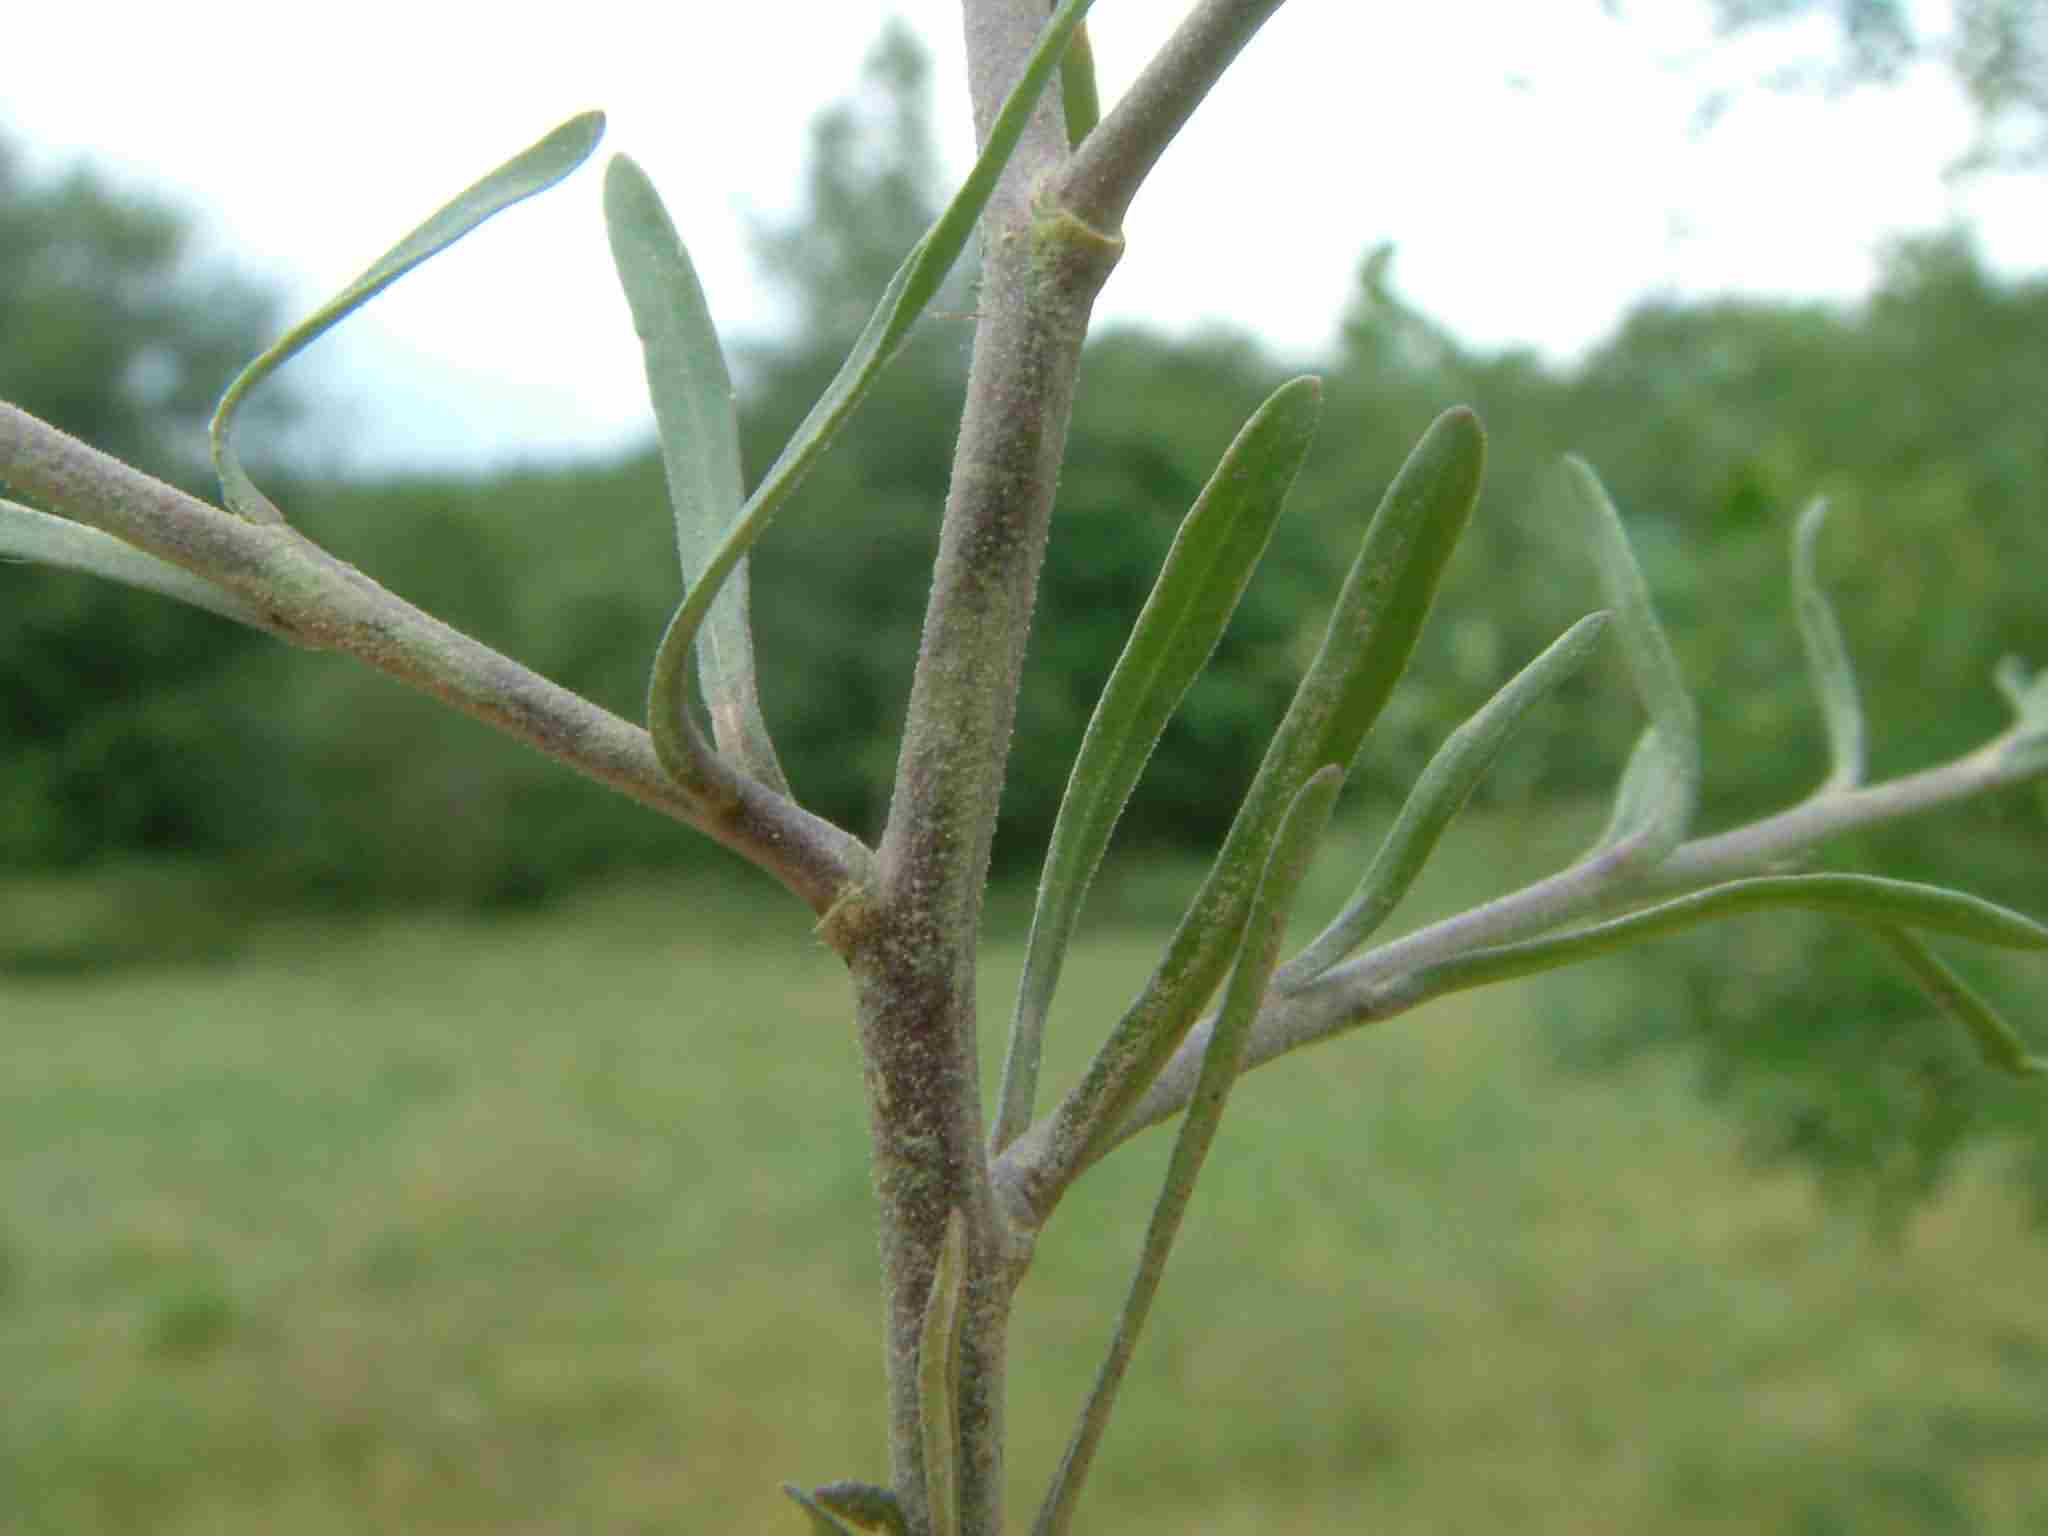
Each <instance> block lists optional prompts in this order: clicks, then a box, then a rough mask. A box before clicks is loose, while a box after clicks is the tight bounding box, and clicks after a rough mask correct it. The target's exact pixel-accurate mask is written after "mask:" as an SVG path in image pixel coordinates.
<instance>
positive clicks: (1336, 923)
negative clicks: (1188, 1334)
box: [1274, 612, 1608, 992]
mask: <svg viewBox="0 0 2048 1536" xmlns="http://www.w3.org/2000/svg"><path fill="white" fill-rule="evenodd" d="M1607 620H1608V615H1607V614H1606V613H1604V612H1603V613H1594V614H1588V615H1587V616H1586V617H1585V618H1583V619H1581V620H1579V622H1578V623H1576V624H1574V625H1573V626H1572V627H1571V628H1570V629H1568V630H1566V631H1565V632H1564V634H1562V635H1560V636H1559V637H1558V638H1557V639H1556V640H1554V641H1552V642H1551V644H1550V647H1549V648H1548V649H1547V650H1545V651H1544V652H1543V654H1542V655H1540V656H1538V657H1537V658H1536V659H1535V660H1534V661H1532V662H1530V663H1529V665H1528V666H1526V667H1524V668H1523V669H1522V670H1521V671H1520V672H1518V673H1516V674H1515V676H1514V677H1512V678H1510V679H1509V680H1508V682H1507V684H1506V685H1505V686H1504V687H1503V688H1502V689H1501V690H1500V691H1499V692H1498V693H1496V694H1495V695H1494V696H1493V697H1492V698H1491V699H1489V700H1488V701H1487V702H1486V705H1485V706H1484V707H1483V708H1482V709H1481V710H1480V711H1479V712H1478V713H1477V714H1475V715H1474V716H1473V717H1472V718H1471V719H1469V720H1467V721H1466V722H1465V723H1464V724H1463V725H1461V726H1459V727H1458V728H1457V729H1456V730H1455V731H1453V732H1451V734H1450V737H1449V739H1448V740H1446V741H1445V742H1444V744H1443V746H1442V747H1440V748H1438V749H1437V753H1436V755H1435V756H1434V757H1432V758H1431V759H1430V760H1429V766H1428V767H1427V768H1425V769H1423V771H1422V777H1421V778H1419V779H1417V780H1416V781H1415V788H1414V789H1413V790H1411V791H1410V792H1409V795H1408V798H1407V800H1406V802H1404V803H1403V805H1402V806H1401V813H1400V815H1399V816H1397V817H1396V818H1395V820H1394V825H1393V827H1392V829H1391V830H1390V831H1389V832H1388V833H1387V836H1386V840H1385V841H1384V842H1382V843H1381V844H1380V848H1379V852H1378V853H1377V854H1375V855H1374V857H1373V861H1372V864H1371V866H1370V867H1369V868H1368V869H1367V870H1366V872H1365V876H1364V878H1363V879H1362V880H1360V881H1359V884H1358V889H1357V890H1356V891H1354V892H1353V893H1352V896H1351V899H1350V901H1348V902H1346V903H1345V905H1344V910H1343V911H1342V912H1340V913H1339V914H1338V915H1337V917H1336V918H1335V919H1334V920H1333V921H1332V922H1331V923H1330V925H1329V926H1328V927H1327V928H1325V929H1324V930H1323V931H1322V932H1321V933H1320V934H1319V935H1317V936H1316V938H1315V940H1314V942H1312V943H1311V944H1309V945H1308V947H1307V948H1305V949H1303V950H1302V952H1301V953H1300V954H1298V955H1296V956H1295V957H1294V958H1293V959H1292V960H1290V961H1288V962H1287V964H1285V965H1283V966H1281V967H1280V969H1279V971H1278V972H1277V973H1276V974H1275V976H1274V985H1275V986H1276V987H1278V988H1279V989H1280V990H1281V991H1283V992H1285V991H1290V990H1293V989H1296V988H1299V987H1303V986H1306V985H1308V983H1309V982H1311V981H1313V980H1315V978H1316V977H1318V976H1320V975H1321V974H1322V973H1323V972H1325V971H1327V970H1328V969H1329V968H1330V967H1331V966H1333V965H1335V964H1337V963H1338V962H1339V961H1340V960H1342V959H1343V958H1344V957H1345V956H1346V955H1348V954H1350V953H1351V952H1352V951H1353V950H1355V949H1356V948H1358V946H1359V945H1361V944H1363V943H1364V942H1365V941H1366V940H1367V939H1368V938H1370V937H1371V936H1372V935H1373V933H1374V932H1375V931H1376V930H1377V929H1378V928H1379V925H1380V924H1381V923H1383V922H1384V921H1386V919H1387V916H1388V915H1389V914H1390V913H1391V912H1392V911H1393V910H1394V908H1395V907H1396V906H1397V905H1398V904H1399V903H1400V900H1401V898H1402V897H1403V896H1405V895H1406V894H1407V893H1408V888H1409V887H1410V886H1411V885H1413V884H1414V882H1415V877H1416V876H1417V875H1418V874H1420V873H1421V872H1422V867H1423V865H1424V864H1425V863H1427V862H1428V860H1429V856H1430V853H1431V852H1432V851H1433V850H1434V849H1435V847H1436V844H1437V839H1438V838H1440V837H1442V836H1443V833H1444V829H1445V828H1447V827H1448V826H1449V825H1450V824H1451V821H1452V819H1453V818H1454V817H1455V816H1456V815H1457V814H1458V811H1459V810H1460V808H1462V807H1463V806H1464V804H1465V801H1466V799H1467V798H1468V797H1470V795H1471V793H1472V791H1473V789H1474V788H1475V787H1476V786H1477V785H1478V783H1479V781H1480V779H1481V778H1482V777H1484V776H1485V774H1486V771H1487V770H1488V769H1489V768H1491V767H1492V766H1493V761H1494V759H1495V758H1496V757H1498V756H1499V755H1500V750H1501V748H1502V747H1504V746H1505V745H1506V744H1507V742H1508V738H1509V737H1510V736H1512V735H1513V734H1514V731H1515V727H1516V726H1518V725H1520V724H1521V722H1522V719H1523V717H1524V716H1525V715H1527V714H1528V712H1529V711H1530V709H1532V708H1533V707H1534V706H1535V705H1536V704H1537V703H1538V701H1540V700H1542V699H1545V698H1548V697H1549V696H1550V695H1551V694H1552V693H1553V692H1555V691H1556V690H1557V689H1558V688H1559V687H1561V686H1562V685H1563V684H1564V682H1565V681H1566V680H1567V679H1568V678H1571V677H1573V676H1575V675H1576V674H1577V673H1578V672H1579V670H1580V669H1581V668H1582V667H1584V666H1585V664H1586V659H1587V658H1588V657H1589V656H1591V655H1592V654H1593V647H1594V646H1595V645H1596V644H1597V643H1598V642H1599V639H1600V636H1601V634H1602V633H1603V632H1604V631H1605V630H1606V628H1607Z"/></svg>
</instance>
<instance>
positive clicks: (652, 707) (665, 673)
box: [648, 0, 1093, 772]
mask: <svg viewBox="0 0 2048 1536" xmlns="http://www.w3.org/2000/svg"><path fill="white" fill-rule="evenodd" d="M1091 4H1093V0H1062V3H1061V5H1060V7H1059V9H1058V10H1056V11H1054V12H1053V15H1052V20H1051V21H1050V22H1048V23H1047V24H1046V28H1045V30H1044V31H1043V32H1042V33H1040V34H1039V38H1038V42H1037V43H1036V44H1035V45H1034V46H1033V48H1032V50H1031V54H1030V56H1029V57H1028V58H1027V59H1026V60H1025V64H1024V70H1023V73H1022V74H1021V75H1020V76H1019V78H1018V81H1017V84H1016V85H1015V86H1014V87H1013V88H1012V89H1011V91H1010V94H1009V96H1008V97H1007V98H1006V99H1005V100H1004V102H1003V105H1002V108H1001V110H1000V111H998V112H997V113H996V119H995V122H994V123H993V124H992V125H991V126H990V129H989V134H988V138H987V140H986V142H985V143H984V144H983V146H982V151H981V154H980V156H979V157H978V158H977V159H976V160H975V162H974V167H973V169H972V170H970V171H969V172H968V173H967V179H966V180H965V181H964V182H963V183H961V186H960V190H959V191H958V192H957V193H955V194H954V196H953V200H952V202H950V203H948V204H947V205H946V208H945V211H944V212H943V213H941V214H940V215H939V217H938V219H937V221H936V222H934V223H933V225H932V227H931V228H930V229H929V230H927V231H926V232H925V234H924V238H923V239H921V240H919V241H918V242H917V244H916V245H915V246H914V247H912V248H911V252H910V254H909V255H908V256H906V257H905V258H904V260H903V265H902V266H900V267H898V268H897V269H896V275H895V276H894V277H892V278H890V280H889V285H888V287H887V288H885V289H884V290H883V291H882V297H881V299H880V301H879V302H878V303H877V304H876V306H875V311H874V313H873V314H872V315H871V316H869V318H868V323H867V327H866V328H865V329H864V330H863V331H862V332H861V334H860V337H859V339H858V340H856V341H855V342H854V344H853V350H852V351H851V352H850V353H848V354H847V358H846V361H845V362H844V363H842V364H841V365H840V368H839V372H838V374H837V375H835V376H834V378H833V380H832V382H831V383H830V384H829V385H827V386H826V388H825V392H824V394H823V395H821V396H820V397H819V398H818V403H817V404H816V405H814V406H812V407H811V410H810V414H809V415H807V416H806V417H805V418H804V419H803V421H802V423H801V424H800V425H799V426H798V427H797V429H796V431H795V433H794V434H792V436H791V437H790V439H789V441H788V442H787V443H786V444H784V445H783V449H782V452H781V453H780V454H779V455H778V456H777V457H776V460H775V462H774V463H773V464H772V465H770V466H769V468H768V473H767V474H766V475H764V476H762V478H761V483H760V484H759V485H757V486H755V487H754V492H753V494H752V495H751V496H749V497H748V498H747V502H746V505H745V506H744V507H743V508H742V509H741V513H740V516H739V518H738V520H737V521H736V522H735V523H734V524H733V526H732V529H731V531H730V532H729V533H728V534H727V535H726V537H725V539H724V540H723V541H722V542H721V543H720V544H719V546H718V548H717V549H716V550H715V551H714V552H713V553H712V555H711V557H710V559H709V560H707V561H706V562H705V566H704V571H703V574H702V575H701V576H699V577H698V579H697V583H696V585H695V586H693V587H692V588H691V589H690V590H689V591H688V592H687V593H686V594H685V595H684V597H683V602H682V606H681V607H679V608H678V609H677V610H676V612H675V616H674V617H673V618H672V619H670V620H669V626H668V630H667V632H666V633H664V634H663V635H662V638H661V648H660V650H659V651H658V652H657V653H656V655H655V662H654V680H653V682H654V686H653V689H652V692H651V695H650V698H649V704H648V707H649V714H650V719H652V718H653V717H654V715H655V713H656V712H657V711H669V710H670V708H671V706H670V704H669V703H668V701H667V700H665V699H664V698H663V697H662V696H661V695H662V694H663V693H672V692H673V688H672V687H668V686H665V685H667V684H671V683H672V682H673V680H674V679H676V678H679V677H680V676H681V675H682V667H683V660H684V659H685V658H687V657H688V655H689V654H690V650H691V648H692V647H693V646H694V645H695V644H696V639H697V631H698V628H699V627H700V626H701V625H702V624H703V623H704V620H705V616H706V615H707V614H708V613H709V612H710V608H711V604H712V602H713V601H714V600H715V599H716V598H717V596H718V594H719V591H720V589H721V588H722V587H723V586H724V584H725V582H726V580H727V579H728V578H729V577H730V576H731V575H732V573H733V571H734V569H735V568H737V566H738V564H739V562H740V560H741V559H742V558H743V557H744V556H745V555H746V552H747V551H748V550H749V549H751V548H753V546H754V544H755V542H756V541H757V540H759V538H760V537H761V535H762V533H763V532H764V531H766V529H767V527H768V524H769V522H770V521H771V520H772V519H773V518H774V516H775V514H776V513H777V512H779V511H780V510H781V509H782V506H783V504H784V503H785V502H786V501H788V499H789V497H790V495H791V493H792V492H794V491H795V489H796V487H797V484H798V482H799V481H800V480H802V478H803V476H804V474H805V473H806V472H807V471H808V470H809V469H810V467H811V465H812V464H814V463H816V462H817V459H818V456H819V455H820V454H821V453H823V452H824V451H825V449H826V447H827V445H829V444H830V443H831V441H832V439H833V437H834V436H835V435H836V434H837V433H838V431H839V429H840V427H842V426H844V425H845V423H846V420H847V418H848V417H849V416H851V415H852V414H853V411H854V408H855V407H856V406H858V405H859V404H860V402H861V401H862V400H863V399H864V398H866V396H867V392H868V390H869V388H870V387H872V385H873V384H874V381H875V380H876V379H877V378H878V377H879V376H880V375H881V372H882V370H883V368H885V367H887V366H888V364H889V362H890V360H891V359H892V358H894V357H895V355H896V353H897V352H898V350H899V349H900V348H901V347H902V345H903V343H904V341H905V339H906V338H907V337H908V336H909V334H910V328H911V326H912V325H914V324H915V323H916V321H917V319H918V317H919V316H920V315H922V314H923V313H924V311H925V309H926V308H927V307H928V306H929V305H930V304H931V301H932V300H933V298H935V297H936V296H937V295H938V291H939V287H940V285H941V284H942V283H944V282H945V280H946V274H947V273H948V272H949V271H951V270H952V267H953V263H954V262H955V261H956V260H958V259H959V256H960V252H961V251H962V250H963V249H965V248H966V245H967V241H968V238H969V237H970V236H971V235H972V234H973V233H974V226H975V223H976V221H977V220H979V219H980V217H981V211H982V209H983V208H985V207H986V206H987V205H988V200H989V197H990V196H991V195H992V194H993V193H994V191H995V188H996V183H997V182H998V181H999V180H1000V179H1001V177H1002V174H1003V167H1004V166H1005V165H1007V164H1008V163H1009V160H1010V156H1011V155H1012V154H1013V153H1015V151H1016V148H1017V143H1018V141H1019V140H1020V139H1021V138H1022V137H1023V133H1024V127H1025V125H1026V124H1027V123H1028V122H1029V121H1030V120H1031V110H1032V108H1033V107H1034V106H1035V105H1036V104H1037V102H1038V98H1039V96H1040V94H1041V93H1042V92H1043V91H1044V90H1045V86H1046V82H1047V81H1048V80H1050V79H1051V78H1052V74H1053V71H1054V70H1056V69H1058V68H1059V64H1060V58H1061V56H1062V54H1064V53H1065V51H1066V46H1067V42H1068V39H1069V38H1070V37H1071V36H1072V35H1073V31H1074V28H1075V27H1077V26H1079V25H1080V23H1081V18H1082V17H1083V16H1085V15H1086V14H1087V13H1088V7H1089V6H1090V5H1091ZM655 745H656V746H657V747H660V746H661V737H660V735H659V734H656V737H655ZM663 761H664V762H665V763H669V764H670V771H671V772H674V771H676V766H677V765H676V763H675V762H673V761H672V760H671V758H670V757H669V756H667V755H665V756H664V758H663Z"/></svg>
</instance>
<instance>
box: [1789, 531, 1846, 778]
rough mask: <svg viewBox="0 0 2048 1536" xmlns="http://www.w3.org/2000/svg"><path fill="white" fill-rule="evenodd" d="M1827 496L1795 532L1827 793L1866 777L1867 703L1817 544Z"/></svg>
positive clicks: (1795, 589)
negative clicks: (1824, 582)
mask: <svg viewBox="0 0 2048 1536" xmlns="http://www.w3.org/2000/svg"><path fill="white" fill-rule="evenodd" d="M1827 515H1828V504H1827V500H1826V498H1825V497H1819V498H1816V499H1815V500H1814V501H1813V502H1812V503H1811V504H1810V505H1809V506H1808V507H1807V509H1806V510H1805V511H1804V512H1802V513H1801V514H1800V516H1799V524H1798V526H1797V528H1795V529H1794V530H1793V534H1792V607H1793V611H1794V612H1795V613H1796V614H1797V615H1798V617H1799V639H1800V643H1801V644H1802V645H1803V646H1804V647H1805V650H1806V670H1807V672H1808V673H1809V674H1810V675H1811V676H1812V678H1813V691H1814V692H1815V693H1816V694H1817V695H1819V697H1820V713H1821V721H1822V723H1823V724H1824V725H1825V726H1826V728H1827V735H1828V764H1829V766H1828V776H1827V780H1826V782H1825V783H1823V784H1822V785H1821V792H1822V793H1824V794H1825V793H1827V792H1828V791H1830V790H1842V789H1854V788H1855V787H1856V786H1857V785H1858V784H1860V783H1862V782H1863V763H1864V728H1863V705H1862V702H1861V701H1860V700H1859V699H1858V698H1857V696H1856V669H1855V667H1854V666H1853V665H1851V663H1850V661H1849V647H1848V645H1847V643H1846V642H1844V640H1843V639H1842V626H1841V625H1840V624H1839V623H1837V622H1836V620H1835V609H1834V605H1833V604H1832V603H1830V602H1829V601H1828V597H1827V593H1826V592H1824V591H1823V590H1821V584H1820V571H1819V561H1818V559H1817V558H1816V555H1815V549H1816V547H1817V545H1818V544H1819V542H1820V530H1821V525H1822V524H1823V523H1825V522H1826V521H1827Z"/></svg>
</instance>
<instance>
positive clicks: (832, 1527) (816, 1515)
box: [782, 1483, 855, 1536]
mask: <svg viewBox="0 0 2048 1536" xmlns="http://www.w3.org/2000/svg"><path fill="white" fill-rule="evenodd" d="M782 1491H783V1492H784V1493H786V1494H788V1495H789V1497H790V1499H791V1501H792V1502H793V1503H795V1504H796V1506H797V1507H798V1508H799V1509H801V1510H802V1511H803V1512H804V1513H805V1514H806V1515H809V1516H810V1517H811V1529H812V1530H813V1531H814V1532H816V1533H817V1536H855V1533H854V1532H852V1531H850V1530H848V1529H847V1528H846V1527H845V1526H844V1525H841V1524H840V1523H839V1521H838V1520H837V1519H836V1518H835V1517H834V1516H833V1514H832V1512H831V1511H830V1510H828V1509H826V1508H825V1507H824V1505H822V1504H820V1503H819V1502H818V1501H817V1500H816V1499H814V1498H812V1497H811V1496H810V1495H809V1494H808V1493H805V1492H804V1491H803V1489H801V1488H799V1487H797V1485H796V1484H795V1483H784V1484H783V1485H782Z"/></svg>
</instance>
